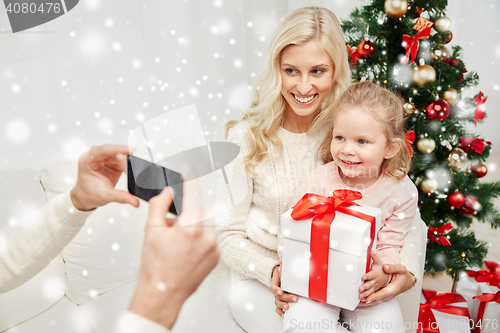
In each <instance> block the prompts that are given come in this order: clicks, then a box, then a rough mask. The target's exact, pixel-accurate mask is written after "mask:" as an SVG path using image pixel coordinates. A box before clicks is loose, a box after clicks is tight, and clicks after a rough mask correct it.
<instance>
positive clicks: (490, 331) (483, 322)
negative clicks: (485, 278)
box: [472, 284, 500, 333]
mask: <svg viewBox="0 0 500 333" xmlns="http://www.w3.org/2000/svg"><path fill="white" fill-rule="evenodd" d="M472 316H473V318H475V321H474V326H475V331H474V333H496V332H498V331H500V327H499V324H500V323H499V321H500V289H498V288H497V287H494V286H489V285H485V284H482V285H479V287H478V288H477V296H476V297H474V310H473V313H472Z"/></svg>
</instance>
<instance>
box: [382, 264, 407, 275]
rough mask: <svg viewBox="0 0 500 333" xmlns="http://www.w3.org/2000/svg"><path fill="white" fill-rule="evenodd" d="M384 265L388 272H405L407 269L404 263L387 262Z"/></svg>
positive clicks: (385, 270)
mask: <svg viewBox="0 0 500 333" xmlns="http://www.w3.org/2000/svg"><path fill="white" fill-rule="evenodd" d="M382 267H383V269H384V272H386V273H387V274H391V273H392V274H404V273H406V271H407V270H406V266H405V265H403V264H386V265H384V266H382Z"/></svg>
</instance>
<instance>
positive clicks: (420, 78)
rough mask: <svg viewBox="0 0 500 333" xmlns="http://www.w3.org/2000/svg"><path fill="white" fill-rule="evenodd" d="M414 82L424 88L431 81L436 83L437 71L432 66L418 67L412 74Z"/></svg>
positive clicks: (421, 65)
mask: <svg viewBox="0 0 500 333" xmlns="http://www.w3.org/2000/svg"><path fill="white" fill-rule="evenodd" d="M412 79H413V82H415V84H416V85H417V86H419V87H421V86H423V85H424V84H426V83H427V82H429V81H434V80H435V79H436V71H435V70H434V68H432V66H429V65H423V64H422V63H421V64H420V66H417V67H416V68H415V70H414V71H413V73H412Z"/></svg>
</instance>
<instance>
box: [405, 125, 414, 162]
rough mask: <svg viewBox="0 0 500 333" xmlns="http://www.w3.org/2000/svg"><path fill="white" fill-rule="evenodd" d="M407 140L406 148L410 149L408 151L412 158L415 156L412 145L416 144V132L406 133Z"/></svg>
mask: <svg viewBox="0 0 500 333" xmlns="http://www.w3.org/2000/svg"><path fill="white" fill-rule="evenodd" d="M405 139H406V142H405V143H406V147H408V150H409V151H410V157H412V156H413V148H412V147H411V145H412V143H414V142H415V131H409V132H406V134H405Z"/></svg>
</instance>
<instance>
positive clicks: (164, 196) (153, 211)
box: [147, 186, 173, 227]
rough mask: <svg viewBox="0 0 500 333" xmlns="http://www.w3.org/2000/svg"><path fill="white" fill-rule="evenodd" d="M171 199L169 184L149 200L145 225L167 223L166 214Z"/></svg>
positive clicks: (162, 224) (163, 224)
mask: <svg viewBox="0 0 500 333" xmlns="http://www.w3.org/2000/svg"><path fill="white" fill-rule="evenodd" d="M172 201H173V197H172V188H171V187H170V186H168V187H165V188H164V189H163V191H161V193H160V194H158V195H157V196H155V197H153V198H151V199H150V200H149V215H148V223H147V227H151V226H165V225H167V223H166V215H167V212H168V209H169V208H170V205H171V204H172Z"/></svg>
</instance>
